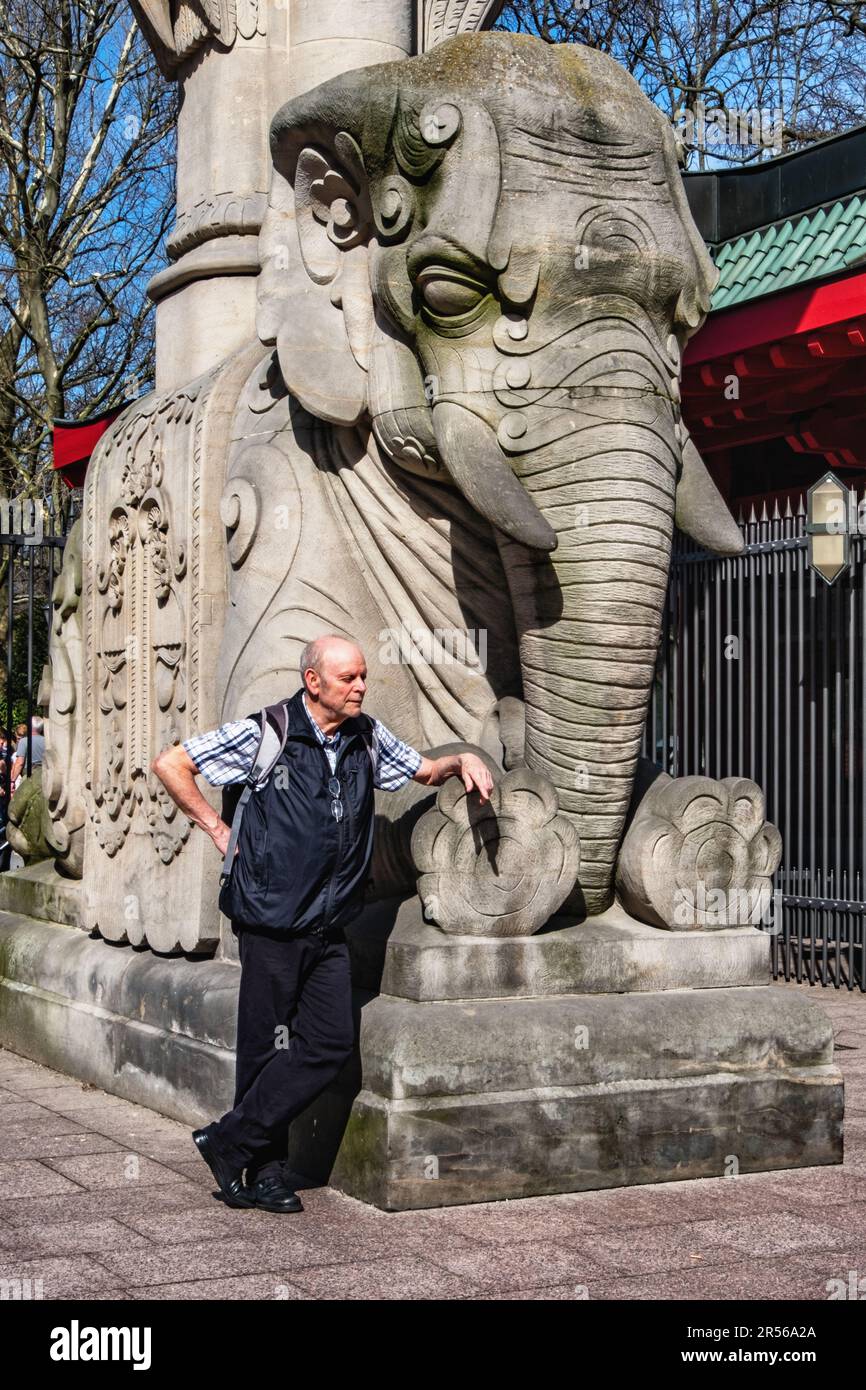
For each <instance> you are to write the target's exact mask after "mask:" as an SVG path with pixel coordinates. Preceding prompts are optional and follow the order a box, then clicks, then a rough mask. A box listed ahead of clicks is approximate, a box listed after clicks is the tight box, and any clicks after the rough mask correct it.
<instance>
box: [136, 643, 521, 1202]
mask: <svg viewBox="0 0 866 1390" xmlns="http://www.w3.org/2000/svg"><path fill="white" fill-rule="evenodd" d="M301 679H302V681H303V686H302V687H301V688H300V689H299V690H298V691H296V693H295V694H294V695H293V696H292V698H291V699H290V700H289V701H288V704H287V710H288V716H289V722H288V732H287V737H286V743H285V747H284V749H283V752H282V754H281V756H280V758H279V759H278V761H277V763H276V764H275V766H274V769H273V771H272V773H271V776H270V777H269V778H268V780H267V783H266V785H265V786H264V787H263V788H257V790H256V793H255V795H254V796H253V797H252V798H251V799H250V801H249V803H248V805H247V807H246V810H245V812H244V820H243V822H242V824H241V834H240V838H239V842H238V848H237V850H236V852H235V863H234V868H233V877H237V880H238V886H237V890H236V891H237V894H238V895H239V896H238V898H237V899H236V900H237V901H239V902H240V904H241V909H242V915H241V916H240V917H239V918H236V917H234V916H233V918H232V931H233V932H234V934H235V936H236V937H237V940H238V952H239V956H240V962H241V981H240V990H239V993H238V1029H237V1054H236V1080H235V1097H234V1106H233V1109H231V1110H230V1111H228V1112H227V1113H226V1114H225V1115H223V1116H222V1118H221V1119H220V1120H215V1121H213V1122H212V1123H211V1124H209V1125H207V1126H205V1127H204V1128H203V1129H199V1130H194V1131H193V1139H194V1141H195V1143H196V1145H197V1147H198V1149H199V1152H200V1153H201V1154H202V1157H203V1158H204V1159H205V1161H206V1162H207V1163H208V1165H209V1166H210V1168H211V1171H212V1172H213V1174H214V1177H215V1178H216V1181H217V1183H218V1185H219V1188H220V1191H221V1192H222V1195H223V1199H224V1200H225V1201H226V1202H227V1203H228V1205H229V1206H235V1207H260V1208H264V1209H265V1210H266V1211H275V1212H295V1211H302V1210H303V1207H302V1204H301V1201H300V1198H299V1197H298V1196H297V1193H296V1192H294V1191H293V1190H292V1188H291V1187H290V1185H289V1183H288V1181H287V1176H288V1170H287V1167H286V1156H287V1150H288V1125H289V1123H290V1121H291V1120H292V1119H294V1117H295V1116H296V1115H298V1114H300V1112H301V1111H302V1110H304V1109H306V1107H307V1106H308V1105H309V1104H310V1102H311V1101H312V1100H313V1099H314V1098H315V1097H316V1096H317V1095H318V1094H319V1092H320V1091H322V1090H323V1089H324V1087H325V1086H327V1084H328V1083H329V1081H331V1080H332V1079H333V1078H334V1077H335V1076H336V1075H337V1073H338V1072H339V1071H340V1069H341V1067H342V1066H343V1064H344V1062H345V1061H346V1059H347V1058H348V1057H349V1056H350V1055H351V1053H352V1049H353V1047H354V1025H353V1020H352V995H351V977H350V973H349V953H348V946H347V944H346V938H345V932H344V927H345V926H346V925H347V924H348V923H349V922H350V921H352V920H353V918H354V917H357V916H358V914H359V913H360V911H361V907H362V900H363V891H364V884H365V881H366V879H367V876H368V873H369V868H370V860H371V858H372V853H373V788H374V786H375V787H379V788H381V789H382V790H383V791H396V790H397V788H398V787H401V786H403V785H404V783H406V782H408V781H409V779H410V778H414V780H415V781H416V782H421V783H423V784H424V785H425V786H438V785H439V784H440V783H441V782H444V781H446V780H447V778H449V777H454V776H458V777H461V778H462V779H463V783H464V786H465V787H466V789H467V791H470V792H471V791H477V792H478V794H479V796H480V797H481V799H482V801H486V800H487V799H488V798H489V796H490V792H491V790H492V788H493V779H492V778H491V776H490V773H489V771H488V769H487V768H486V767H485V765H484V763H483V762H482V761H481V759H480V758H478V757H477V756H476V755H475V754H473V753H460V754H454V755H451V756H449V757H442V758H436V759H430V758H426V757H424V756H423V755H422V754H421V753H419V752H418V751H417V750H416V749H414V748H411V747H410V746H409V745H408V744H406V743H403V742H402V741H401V740H400V739H399V738H397V737H396V736H395V735H394V734H393V733H391V731H390V730H389V729H387V728H386V727H385V725H384V724H382V723H381V722H380V721H379V720H378V719H372V718H370V717H368V716H367V715H366V714H362V712H361V705H362V704H363V701H364V696H365V694H366V691H367V664H366V662H365V660H364V655H363V653H362V651H361V650H360V648H359V647H358V646H357V645H356V644H355V643H354V642H351V641H347V640H346V639H345V638H344V637H339V636H337V635H336V634H333V633H332V634H328V635H325V636H322V637H318V638H316V640H315V641H313V642H310V643H308V644H307V646H306V647H305V648H304V650H303V652H302V654H301ZM258 740H259V727H258V724H257V722H256V721H255V720H253V719H239V720H234V721H232V722H230V723H228V724H223V725H221V726H220V727H219V728H218V729H216V730H212V731H210V732H208V733H203V734H198V735H195V736H193V737H192V738H188V739H185V740H184V741H183V743H181V744H175V745H172V746H171V747H169V748H166V749H164V750H163V751H162V752H161V753H160V754H159V755H158V756H157V757H156V758H155V759H154V761H153V763H152V764H151V766H152V769H153V771H154V772H155V773H156V774H157V775H158V776H159V777H160V778H161V780H162V781H163V783H164V784H165V787H166V789H167V791H168V792H169V794H170V796H172V798H173V799H174V800H175V801H176V802H177V804H178V806H180V808H181V810H183V811H184V812H185V813H186V815H187V816H189V818H190V820H192V821H194V822H195V824H196V825H199V826H200V827H201V828H202V830H204V831H205V832H206V833H207V834H208V835H209V836H210V837H211V839H212V840H213V842H214V845H215V846H216V848H217V850H218V851H219V853H220V854H221V855H225V854H226V851H227V847H228V842H229V835H230V830H229V826H228V825H226V823H225V821H223V820H222V819H221V817H220V816H218V815H217V814H216V812H215V811H214V810H213V809H212V808H211V806H210V805H209V804H208V802H207V801H206V800H205V798H204V797H203V796H202V795H201V793H200V792H199V791H198V789H197V787H196V785H195V777H196V774H197V773H201V774H202V775H203V776H204V777H205V778H206V779H207V781H208V782H210V783H211V784H212V785H214V786H221V785H225V784H227V783H233V782H243V781H245V780H246V778H247V776H248V774H249V772H250V770H251V768H252V764H253V759H254V757H255V752H256V748H257V745H258ZM247 818H250V819H249V825H248V820H247ZM247 861H249V862H247ZM292 1015H294V1021H293V1026H292V1030H291V1036H290V1038H289V1039H288V1046H287V1045H286V1034H287V1030H288V1025H289V1022H290V1018H291V1017H292ZM244 1171H245V1173H246V1182H245V1181H244Z"/></svg>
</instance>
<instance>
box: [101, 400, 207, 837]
mask: <svg viewBox="0 0 866 1390" xmlns="http://www.w3.org/2000/svg"><path fill="white" fill-rule="evenodd" d="M197 400H198V387H197V386H194V387H191V388H189V389H187V390H185V391H181V392H178V393H176V394H174V395H170V396H166V397H163V398H162V399H154V397H152V396H151V397H148V398H146V401H145V402H143V403H142V404H141V405H138V406H133V407H132V408H131V409H130V410H128V411H126V412H125V413H124V414H123V415H122V416H120V417H119V420H118V421H117V422H116V423H115V425H114V426H113V427H112V429H111V430H110V431H109V432H108V437H107V440H106V442H105V444H104V446H103V450H102V453H101V457H100V471H101V473H102V477H103V479H104V482H105V483H106V484H107V483H108V478H109V476H110V475H112V474H114V477H115V479H116V483H115V486H116V492H115V495H114V498H113V499H112V500H111V501H110V502H109V501H108V498H107V497H106V496H105V494H103V497H102V498H101V499H100V500H101V502H102V505H103V507H104V510H105V515H106V520H107V527H108V547H107V553H106V555H105V558H104V559H103V558H101V557H99V556H98V555H95V556H94V557H93V558H94V559H95V574H94V592H93V593H92V604H93V607H92V611H91V614H90V633H89V643H88V649H87V677H88V687H89V689H90V691H91V699H92V702H93V703H92V708H91V718H90V719H89V720H88V726H87V733H88V745H89V747H88V768H89V776H88V779H87V783H86V786H87V790H88V793H89V796H90V805H91V816H92V820H93V824H94V826H95V828H96V835H97V840H98V843H99V845H100V847H101V848H102V849H103V850H104V852H105V853H106V854H107V855H109V856H114V855H116V854H117V853H118V851H119V850H120V849H121V847H122V845H123V843H124V841H125V839H126V837H127V835H128V834H129V832H130V829H131V826H132V823H133V819H134V817H135V814H136V810H137V808H138V807H140V808H141V814H142V816H143V822H144V825H145V826H146V827H147V832H148V833H149V834H150V837H151V841H152V844H153V848H154V852H155V854H156V855H157V856H158V858H159V859H161V860H162V862H163V863H166V864H167V863H170V862H171V860H172V859H173V858H174V856H175V855H176V854H178V853H179V851H180V849H181V846H182V845H183V843H184V841H185V840H186V839H187V837H188V835H189V828H190V827H189V822H188V821H187V819H186V817H185V816H183V815H181V814H180V812H179V811H178V808H177V806H176V805H175V804H174V802H173V801H172V799H171V798H170V797H169V796H168V795H167V793H166V792H165V789H164V788H163V786H162V783H161V782H160V781H159V779H158V778H154V777H153V776H152V775H151V774H150V762H151V759H152V758H153V754H154V749H155V748H161V747H163V746H164V745H165V744H167V743H173V742H176V741H177V740H178V739H179V738H181V737H182V736H183V733H182V731H183V729H184V726H185V722H186V721H185V715H186V709H187V698H188V694H187V688H186V680H187V669H188V663H189V653H188V650H187V638H186V609H187V605H188V602H189V595H188V592H187V587H186V585H185V582H184V581H185V579H186V574H187V543H186V537H185V536H184V535H182V534H178V533H177V529H176V528H175V527H174V526H173V524H172V510H173V509H172V506H171V503H170V502H169V498H168V495H167V492H166V489H165V487H164V486H163V467H164V460H165V457H166V455H167V453H171V454H172V455H175V454H176V453H182V451H183V447H182V442H181V441H182V440H183V437H184V435H185V434H186V433H187V432H191V426H192V423H193V419H194V411H195V405H196V402H197ZM169 441H171V443H169ZM172 446H173V447H172ZM89 481H90V479H89V478H88V482H89ZM106 492H107V487H106ZM87 502H88V511H87V513H86V516H87V522H88V532H89V540H90V545H91V547H93V549H96V538H95V537H94V535H93V530H92V528H93V526H94V522H95V515H94V510H95V505H96V497H95V488H94V487H92V486H91V487H89V488H88V492H87ZM91 554H93V550H91Z"/></svg>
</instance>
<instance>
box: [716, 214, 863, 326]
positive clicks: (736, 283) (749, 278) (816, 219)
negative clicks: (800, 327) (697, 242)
mask: <svg viewBox="0 0 866 1390" xmlns="http://www.w3.org/2000/svg"><path fill="white" fill-rule="evenodd" d="M864 258H866V193H862V194H859V195H857V196H855V197H853V198H848V199H840V201H839V202H836V203H828V204H827V205H826V207H822V208H818V209H817V210H816V211H815V212H809V213H803V214H798V215H797V216H796V217H792V218H789V219H788V220H787V221H784V222H776V223H774V224H773V226H771V227H761V228H760V229H759V230H758V231H754V232H749V233H747V235H746V236H741V237H736V238H735V239H734V240H733V241H725V242H722V244H721V245H720V246H717V247H716V248H715V251H714V252H713V259H714V261H715V263H716V265H717V266H718V268H719V272H720V275H721V278H720V280H719V283H718V285H717V286H716V289H715V292H714V294H713V309H727V308H729V307H730V306H731V305H732V304H743V303H745V302H746V301H747V300H750V299H759V298H760V297H761V296H762V295H765V294H772V293H773V292H774V291H775V290H786V289H789V288H790V287H791V286H793V285H799V284H802V283H803V281H805V280H817V279H820V278H823V277H824V276H825V275H833V274H835V273H836V272H838V271H840V270H845V269H846V268H847V267H848V266H852V265H854V264H855V263H856V262H857V261H858V260H863V259H864Z"/></svg>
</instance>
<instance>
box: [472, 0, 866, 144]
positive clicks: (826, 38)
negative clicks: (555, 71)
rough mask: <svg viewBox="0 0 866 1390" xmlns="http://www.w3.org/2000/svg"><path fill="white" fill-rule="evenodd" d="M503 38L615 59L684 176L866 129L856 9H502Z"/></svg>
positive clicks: (828, 5)
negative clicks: (663, 126)
mask: <svg viewBox="0 0 866 1390" xmlns="http://www.w3.org/2000/svg"><path fill="white" fill-rule="evenodd" d="M499 27H502V28H508V29H516V30H518V31H523V32H526V33H531V34H535V35H537V36H538V37H540V38H542V39H545V40H546V41H547V42H548V43H568V42H579V43H586V44H588V45H590V46H591V47H593V48H598V49H601V50H602V51H603V52H605V53H610V54H612V55H613V57H615V58H617V59H618V61H619V62H621V63H622V64H623V65H624V66H625V67H626V68H628V70H629V71H630V72H631V73H632V74H633V76H634V77H635V78H636V79H637V81H638V82H639V83H640V85H641V87H642V88H643V90H644V91H645V92H646V93H647V95H648V96H649V97H650V98H651V99H652V100H653V101H654V102H656V104H657V105H658V106H660V107H661V108H662V110H664V111H665V112H666V113H667V114H668V115H669V116H670V118H671V120H672V121H673V122H674V125H675V127H676V128H677V129H678V131H679V132H680V133H681V137H682V141H681V157H682V160H683V163H684V164H686V165H687V166H693V165H697V166H698V167H705V166H706V165H707V164H715V165H718V164H719V163H748V162H754V161H756V160H760V159H764V158H767V157H769V156H770V155H772V154H778V153H779V152H780V150H781V149H785V150H788V149H791V150H793V149H796V148H798V147H800V146H802V145H806V144H810V143H812V141H814V140H818V139H821V138H822V137H823V136H828V135H835V134H838V133H839V132H840V131H843V130H846V129H848V128H850V127H851V126H854V125H858V124H859V123H860V122H862V120H863V118H864V72H866V41H864V35H866V16H864V8H863V6H862V5H860V4H850V3H843V0H745V3H743V4H741V5H731V4H730V3H722V0H584V2H583V3H582V0H576V3H572V2H570V0H509V3H507V4H506V5H505V8H504V10H503V12H502V16H501V18H500V21H499ZM750 115H751V119H748V117H749V116H750ZM743 136H745V137H746V139H745V140H744V139H742V138H741V137H743ZM749 136H752V137H754V136H756V137H757V138H752V139H749V138H748V137H749Z"/></svg>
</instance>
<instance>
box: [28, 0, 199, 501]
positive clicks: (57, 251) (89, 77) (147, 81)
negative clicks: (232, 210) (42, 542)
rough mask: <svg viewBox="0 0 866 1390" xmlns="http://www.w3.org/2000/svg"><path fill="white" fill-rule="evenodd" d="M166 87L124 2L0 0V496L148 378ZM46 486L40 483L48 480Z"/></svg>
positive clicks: (38, 474)
mask: <svg viewBox="0 0 866 1390" xmlns="http://www.w3.org/2000/svg"><path fill="white" fill-rule="evenodd" d="M174 124H175V94H174V89H173V86H172V85H170V84H166V83H165V82H163V81H162V79H161V78H160V77H159V74H158V72H157V70H156V65H155V63H154V60H153V57H152V55H151V53H150V50H149V49H148V48H147V46H146V45H145V43H144V42H143V40H142V38H141V35H140V34H139V32H138V29H137V26H136V24H135V21H134V20H133V18H132V16H131V13H130V11H129V7H128V6H127V5H126V3H125V0H0V488H2V491H3V493H4V494H5V495H7V496H11V495H21V496H23V495H29V496H37V497H41V496H44V495H47V493H48V490H49V487H50V489H51V492H52V494H53V498H54V502H55V506H57V505H58V503H59V498H60V492H61V490H62V484H61V483H60V481H59V479H57V477H56V475H54V476H52V475H51V457H50V431H51V424H52V420H53V419H54V418H56V417H61V416H67V417H69V416H72V417H79V416H81V417H86V416H89V415H95V414H99V413H100V412H101V411H103V410H106V409H108V408H109V407H110V406H112V405H114V404H118V403H119V402H120V401H121V400H122V399H123V398H124V397H125V396H127V395H130V394H137V393H138V390H139V389H140V387H142V386H144V385H145V384H146V383H147V382H148V381H150V380H151V379H152V376H153V353H154V346H153V326H152V318H153V315H152V313H151V312H150V308H151V306H150V305H149V301H148V300H147V297H146V295H145V293H144V288H145V285H146V282H147V280H148V279H149V277H150V275H151V274H152V273H153V271H154V270H155V269H157V268H158V266H159V265H160V264H161V263H162V261H163V256H162V254H161V250H160V244H161V242H162V239H163V237H164V235H165V233H166V231H167V229H168V223H169V219H170V216H171V212H172V209H173V198H174ZM49 478H50V481H49Z"/></svg>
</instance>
